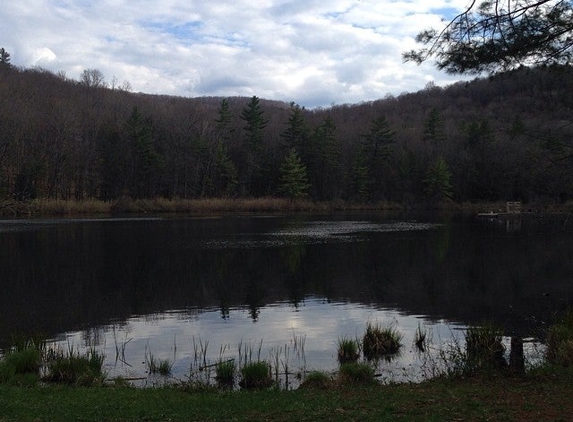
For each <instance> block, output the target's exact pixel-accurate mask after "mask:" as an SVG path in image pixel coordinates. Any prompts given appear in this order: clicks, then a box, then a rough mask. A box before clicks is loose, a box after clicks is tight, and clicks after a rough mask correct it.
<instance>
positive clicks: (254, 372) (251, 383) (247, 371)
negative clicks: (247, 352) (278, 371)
mask: <svg viewBox="0 0 573 422" xmlns="http://www.w3.org/2000/svg"><path fill="white" fill-rule="evenodd" d="M241 377H242V378H241V381H240V382H239V385H240V386H241V387H242V388H244V389H246V390H252V389H265V388H269V387H271V386H272V385H273V378H272V375H271V366H270V365H269V364H268V362H266V361H264V360H257V361H253V362H249V363H247V364H245V365H244V366H243V367H242V368H241Z"/></svg>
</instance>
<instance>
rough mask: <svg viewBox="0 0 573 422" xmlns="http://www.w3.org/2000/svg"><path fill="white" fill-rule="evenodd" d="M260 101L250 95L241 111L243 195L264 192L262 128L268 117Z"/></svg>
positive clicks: (263, 134)
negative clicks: (243, 123) (242, 125)
mask: <svg viewBox="0 0 573 422" xmlns="http://www.w3.org/2000/svg"><path fill="white" fill-rule="evenodd" d="M264 114H265V112H264V110H263V107H262V105H261V101H260V100H259V98H257V97H256V96H254V97H252V98H251V100H250V101H249V102H248V103H247V105H246V106H245V107H244V108H243V111H242V112H241V116H240V117H241V119H242V120H243V121H244V122H245V126H244V127H243V131H244V134H245V138H244V145H243V162H242V166H241V173H242V177H243V194H244V195H256V196H257V195H261V194H264V193H265V185H266V183H265V177H264V169H263V165H264V161H263V157H262V152H263V141H264V136H265V133H264V129H265V127H266V126H267V123H268V119H266V118H265V116H264Z"/></svg>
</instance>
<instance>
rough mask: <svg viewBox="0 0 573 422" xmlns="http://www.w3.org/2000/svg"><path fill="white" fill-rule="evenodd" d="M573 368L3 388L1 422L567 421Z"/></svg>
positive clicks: (0, 390) (572, 406)
mask: <svg viewBox="0 0 573 422" xmlns="http://www.w3.org/2000/svg"><path fill="white" fill-rule="evenodd" d="M572 395H573V371H571V370H568V371H564V370H553V369H547V370H546V371H545V372H537V373H534V374H531V375H527V376H511V377H510V376H500V377H492V378H480V377H474V378H465V379H455V380H452V379H438V380H433V381H429V382H424V383H421V384H402V385H389V386H381V385H378V384H371V385H368V386H362V385H356V384H353V385H350V386H347V387H345V386H341V387H337V388H327V389H298V390H293V391H277V390H274V389H270V390H257V391H249V392H245V391H225V392H221V391H213V390H210V391H199V392H198V391H195V390H190V391H185V390H183V389H180V388H153V389H135V388H128V387H92V388H84V387H69V386H61V385H58V386H47V387H32V388H19V387H13V386H7V385H0V421H2V422H8V421H22V422H27V421H48V420H49V421H54V422H59V421H70V420H82V421H85V422H90V421H101V420H106V421H124V422H125V421H143V420H145V421H231V420H233V421H252V420H268V421H271V420H272V421H293V422H295V421H296V422H298V421H351V420H360V421H366V422H368V421H380V422H385V421H391V422H400V421H404V422H406V421H408V422H422V421H423V422H437V421H465V422H468V421H470V422H471V421H488V420H491V421H506V422H507V421H516V422H517V421H520V422H521V421H567V420H570V416H571V415H572V414H573V401H572V400H571V397H572Z"/></svg>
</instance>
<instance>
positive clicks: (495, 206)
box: [0, 197, 573, 218]
mask: <svg viewBox="0 0 573 422" xmlns="http://www.w3.org/2000/svg"><path fill="white" fill-rule="evenodd" d="M504 207H505V203H503V202H493V203H456V202H442V203H424V202H420V203H416V204H411V203H409V204H400V203H396V202H377V203H355V202H347V201H342V200H335V201H328V202H326V201H325V202H314V201H310V200H305V199H298V200H289V199H286V198H276V197H261V198H238V199H235V198H205V199H164V198H154V199H132V198H129V197H123V198H120V199H116V200H113V201H102V200H98V199H86V200H62V199H34V200H31V201H23V202H19V201H10V200H4V201H0V216H2V217H13V218H22V217H38V216H58V217H73V216H78V215H117V214H169V213H172V214H194V215H200V214H212V213H215V214H227V213H292V212H294V213H299V212H344V211H375V212H379V211H428V212H466V213H474V214H476V215H477V214H480V213H481V214H488V213H492V214H493V213H495V212H498V210H501V209H503V208H504ZM528 208H529V209H533V210H535V211H533V212H527V213H523V215H546V214H563V213H571V212H573V204H572V203H567V204H536V205H535V206H533V205H531V206H528ZM516 215H519V214H516Z"/></svg>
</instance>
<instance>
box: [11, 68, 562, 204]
mask: <svg viewBox="0 0 573 422" xmlns="http://www.w3.org/2000/svg"><path fill="white" fill-rule="evenodd" d="M223 100H226V101H227V103H228V109H226V110H222V109H221V107H222V102H223ZM252 100H253V99H252V98H244V97H229V98H221V97H201V98H183V97H173V96H163V95H147V94H138V93H131V92H128V91H125V90H120V89H117V88H114V89H112V88H110V87H107V86H105V85H104V84H103V83H100V84H95V85H93V84H87V83H80V82H78V81H74V80H70V79H67V78H65V77H63V76H60V75H55V74H53V73H50V72H48V71H45V70H42V69H18V68H14V67H2V68H0V199H1V198H15V199H19V200H24V199H29V198H35V197H40V198H64V199H71V198H88V197H96V198H100V199H104V200H113V199H117V198H119V197H121V196H125V195H128V196H132V197H158V196H162V197H168V198H171V197H180V198H191V197H210V196H234V197H252V196H262V195H278V193H279V191H280V189H279V188H280V185H281V183H285V181H284V178H281V175H282V174H283V173H282V172H284V171H285V169H284V168H283V169H282V170H281V165H282V164H283V163H284V161H285V157H286V155H287V153H288V151H289V150H290V149H292V148H295V150H296V152H297V155H298V157H299V158H300V163H301V165H302V166H304V171H305V174H306V177H307V179H308V184H309V185H310V187H309V189H308V194H309V196H310V197H311V199H316V200H338V199H344V200H349V201H359V202H377V201H399V202H408V203H427V202H436V201H438V202H439V201H444V200H449V199H452V200H455V201H495V200H509V199H513V200H521V201H524V202H526V203H532V202H538V201H543V202H548V201H550V202H552V201H561V202H563V201H567V200H569V198H571V197H572V195H573V174H572V173H573V172H572V170H573V161H572V159H573V158H572V155H571V153H572V152H573V149H572V147H573V136H572V135H573V124H572V120H573V119H572V116H573V113H572V109H573V68H572V67H570V66H552V67H543V68H533V69H532V68H526V67H524V68H521V69H518V70H514V71H511V72H508V73H504V74H499V75H496V76H492V77H486V78H479V79H476V80H474V81H471V82H460V83H457V84H454V85H451V86H449V87H446V88H440V87H436V86H433V85H428V86H427V87H426V89H424V90H421V91H419V92H416V93H409V94H403V95H400V96H397V97H392V96H387V97H385V98H383V99H380V100H377V101H371V102H364V103H360V104H345V105H337V106H333V107H329V108H319V109H314V110H305V109H304V108H299V107H297V106H296V105H291V104H287V103H284V102H280V101H269V100H265V99H260V102H259V103H258V107H259V108H258V112H260V115H259V118H260V121H259V122H258V123H257V122H252V121H251V122H249V121H247V120H245V119H244V118H241V116H242V114H243V113H244V112H245V110H246V109H247V108H248V107H249V104H250V103H251V101H252ZM251 105H252V104H251ZM222 112H223V114H221V113H222ZM255 114H256V113H255ZM223 115H224V118H222V116H223ZM243 117H245V116H244V115H243ZM253 119H256V118H254V117H253ZM253 123H257V124H259V125H258V126H261V127H260V128H259V129H256V130H254V129H253V125H252V124H253ZM255 126H257V125H255ZM259 132H260V133H259Z"/></svg>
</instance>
